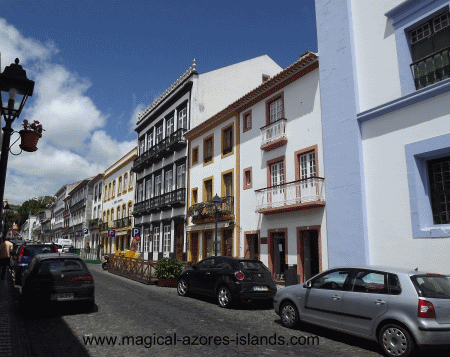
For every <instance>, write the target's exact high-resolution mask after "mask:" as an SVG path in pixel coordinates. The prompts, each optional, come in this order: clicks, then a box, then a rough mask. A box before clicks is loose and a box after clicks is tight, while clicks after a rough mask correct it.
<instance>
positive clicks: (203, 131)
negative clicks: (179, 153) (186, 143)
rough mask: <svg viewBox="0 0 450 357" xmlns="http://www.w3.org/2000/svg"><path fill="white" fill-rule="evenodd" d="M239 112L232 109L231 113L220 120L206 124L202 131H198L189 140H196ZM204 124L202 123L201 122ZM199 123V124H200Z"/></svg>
mask: <svg viewBox="0 0 450 357" xmlns="http://www.w3.org/2000/svg"><path fill="white" fill-rule="evenodd" d="M236 113H237V112H236V111H232V112H231V113H228V114H227V115H225V116H224V117H222V118H221V119H220V120H217V121H214V122H213V123H211V124H209V125H207V126H205V128H204V129H202V130H201V131H199V132H198V133H196V134H195V135H192V136H191V137H190V138H189V140H194V139H196V138H198V137H200V136H202V135H203V134H205V133H207V132H208V131H210V130H211V129H213V128H215V127H217V126H219V125H221V124H222V123H223V122H225V121H227V120H228V119H230V118H231V117H232V116H236V115H237V114H236ZM200 125H202V124H200ZM200 125H199V126H200Z"/></svg>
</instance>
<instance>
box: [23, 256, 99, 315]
mask: <svg viewBox="0 0 450 357" xmlns="http://www.w3.org/2000/svg"><path fill="white" fill-rule="evenodd" d="M94 290H95V289H94V278H93V277H92V274H91V272H90V271H89V269H88V267H87V266H86V263H85V262H83V260H82V259H81V258H80V257H79V256H78V255H77V254H65V253H64V254H62V253H59V254H39V255H36V256H34V258H33V259H32V261H31V262H30V264H29V266H28V268H27V269H25V271H24V272H23V284H22V292H21V296H20V303H21V304H22V306H23V307H27V306H28V307H29V305H30V304H34V303H36V304H37V306H39V305H40V304H45V303H53V302H55V303H56V302H80V303H83V304H84V305H85V306H86V308H88V309H92V308H93V307H94V303H95V291H94Z"/></svg>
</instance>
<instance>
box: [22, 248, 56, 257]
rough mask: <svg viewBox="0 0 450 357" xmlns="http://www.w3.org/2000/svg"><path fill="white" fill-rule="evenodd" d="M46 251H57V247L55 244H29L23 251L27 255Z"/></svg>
mask: <svg viewBox="0 0 450 357" xmlns="http://www.w3.org/2000/svg"><path fill="white" fill-rule="evenodd" d="M44 253H56V248H55V246H54V245H36V246H33V245H27V246H25V249H24V251H23V255H24V256H27V257H33V256H35V255H36V254H44Z"/></svg>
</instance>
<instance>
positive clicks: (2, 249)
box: [0, 237, 14, 280]
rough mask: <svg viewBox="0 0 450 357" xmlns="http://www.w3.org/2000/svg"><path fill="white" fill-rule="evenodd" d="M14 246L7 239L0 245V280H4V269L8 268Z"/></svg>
mask: <svg viewBox="0 0 450 357" xmlns="http://www.w3.org/2000/svg"><path fill="white" fill-rule="evenodd" d="M13 247H14V245H13V244H12V243H11V242H10V241H9V237H6V238H5V240H4V241H3V242H2V243H1V244H0V269H1V271H2V272H1V277H0V278H1V280H4V279H5V273H6V269H7V268H9V264H10V259H11V254H12V251H13Z"/></svg>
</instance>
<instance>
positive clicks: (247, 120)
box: [242, 110, 252, 132]
mask: <svg viewBox="0 0 450 357" xmlns="http://www.w3.org/2000/svg"><path fill="white" fill-rule="evenodd" d="M242 118H243V122H242V128H243V131H244V132H246V131H247V130H250V129H251V128H252V111H251V110H250V111H248V112H246V113H244V114H243V115H242Z"/></svg>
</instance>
